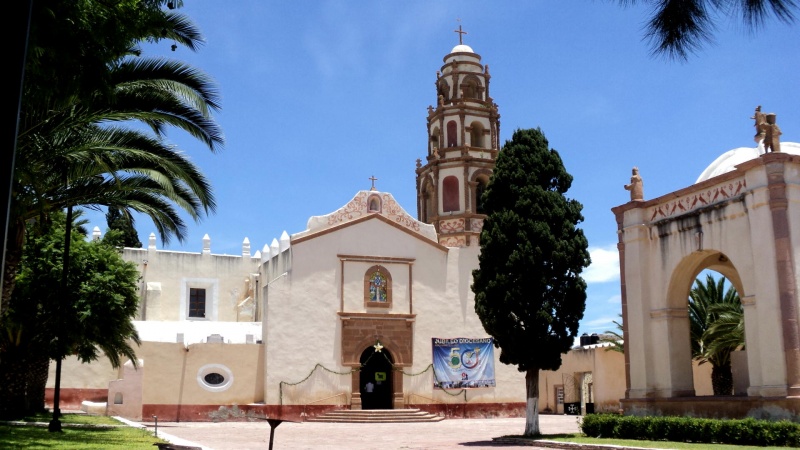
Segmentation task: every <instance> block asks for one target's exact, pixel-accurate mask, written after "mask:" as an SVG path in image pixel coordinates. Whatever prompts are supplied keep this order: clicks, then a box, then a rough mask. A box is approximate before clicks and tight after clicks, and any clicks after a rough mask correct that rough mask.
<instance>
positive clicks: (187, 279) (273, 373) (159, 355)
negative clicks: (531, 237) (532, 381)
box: [62, 44, 622, 420]
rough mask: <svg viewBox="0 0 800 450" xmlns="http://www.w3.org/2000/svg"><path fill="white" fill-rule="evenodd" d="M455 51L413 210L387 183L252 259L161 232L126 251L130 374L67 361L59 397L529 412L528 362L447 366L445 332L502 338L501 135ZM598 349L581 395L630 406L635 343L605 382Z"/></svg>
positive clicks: (190, 411) (173, 406)
mask: <svg viewBox="0 0 800 450" xmlns="http://www.w3.org/2000/svg"><path fill="white" fill-rule="evenodd" d="M443 62H444V64H443V65H442V67H441V69H440V71H439V72H437V76H436V81H435V85H436V104H435V106H429V107H428V113H427V140H426V142H427V148H426V149H424V157H423V158H420V159H418V160H417V164H416V170H415V176H416V186H417V205H416V209H417V211H416V212H417V215H416V217H414V216H412V215H411V214H410V213H409V212H407V211H406V210H405V209H404V208H403V207H402V206H401V205H399V204H398V203H397V201H396V200H395V199H394V197H393V196H392V194H391V193H388V192H381V191H378V190H375V188H374V187H373V188H372V189H370V190H363V191H359V192H357V193H355V195H354V196H353V197H352V198H351V199H349V201H346V202H343V203H344V205H343V206H341V207H340V208H338V209H336V210H334V211H333V212H329V213H327V214H323V215H319V216H314V217H311V218H310V219H309V221H308V224H307V227H306V229H305V230H303V231H300V232H297V233H293V234H291V235H289V234H288V233H284V234H283V235H282V236H281V237H280V238H279V239H275V240H273V242H272V243H271V244H270V245H268V246H264V247H263V248H262V249H261V250H259V251H255V252H252V253H251V249H250V243H249V241H248V240H247V239H245V240H244V242H243V244H242V254H241V256H238V255H234V256H231V255H216V254H212V252H211V240H210V239H209V238H208V236H206V237H205V238H204V242H203V250H202V252H200V253H188V252H173V251H166V250H159V249H157V248H156V239H155V236H154V235H151V236H150V239H149V245H148V246H147V247H146V248H142V249H133V248H126V249H124V252H123V256H124V258H125V259H126V260H128V261H132V262H134V263H136V264H137V265H138V266H139V268H140V272H141V275H142V279H141V289H140V292H141V301H140V305H141V310H140V317H139V320H138V321H137V322H136V323H137V329H138V330H139V333H140V336H141V338H142V340H143V345H142V346H141V347H140V348H139V349H138V350H137V355H138V356H139V360H138V361H137V364H136V367H134V365H133V364H132V362H129V363H127V364H126V365H125V367H123V368H122V369H121V370H119V371H115V370H112V369H110V368H109V367H107V366H105V362H104V361H103V362H97V363H94V364H91V365H78V364H75V362H74V361H67V362H66V365H65V367H67V369H66V370H65V374H66V375H65V377H64V383H65V384H64V385H63V388H62V402H63V403H64V404H67V405H69V404H76V403H77V404H80V400H86V399H87V396H89V397H95V398H96V399H97V400H98V401H99V403H98V405H101V406H98V408H105V410H106V413H107V414H109V415H121V416H123V417H128V418H132V419H141V418H147V417H151V416H154V415H155V416H158V417H159V418H160V419H161V420H216V419H225V418H231V417H234V418H235V417H241V416H247V415H257V416H259V417H263V416H264V415H267V416H270V417H276V416H283V417H301V418H302V417H305V416H313V415H316V414H319V413H321V412H324V411H327V410H331V409H401V408H420V409H423V410H426V411H428V412H432V413H437V414H440V415H444V416H448V417H492V416H524V414H525V377H524V374H523V373H520V372H518V371H517V369H516V367H515V366H506V365H503V364H501V363H500V362H499V352H497V354H496V355H495V354H493V353H492V352H489V351H486V350H484V351H483V352H482V353H481V352H479V351H478V350H477V349H475V350H474V351H472V350H471V351H470V352H469V355H470V358H472V359H470V361H471V363H477V362H478V360H479V359H480V358H491V361H489V365H488V366H489V367H491V368H493V372H492V379H491V381H487V380H480V381H476V382H475V383H470V381H473V380H470V379H469V376H470V375H469V374H468V373H467V371H466V370H464V371H461V370H462V362H461V361H460V360H458V361H455V360H451V361H450V362H449V364H450V366H449V368H450V369H452V371H454V372H458V374H460V375H461V376H462V377H466V378H462V379H461V380H462V381H460V382H456V383H454V384H453V383H451V384H448V383H445V382H443V380H442V379H440V376H439V375H436V374H435V373H434V372H435V370H434V360H433V359H434V356H433V348H432V347H433V342H434V340H440V341H443V342H449V341H453V342H455V340H458V339H464V340H466V341H470V342H471V341H475V342H478V341H484V340H487V339H488V338H489V336H488V335H487V334H486V332H485V331H484V329H483V327H482V325H481V323H480V320H479V319H478V317H477V315H476V314H475V312H474V295H473V293H472V290H471V287H470V286H471V283H472V271H473V270H474V269H476V268H477V267H478V253H479V251H480V246H479V242H478V238H479V235H480V231H481V227H482V223H483V218H484V217H485V216H484V215H483V214H482V208H481V205H480V202H479V201H478V199H479V198H480V195H481V193H482V191H483V189H484V188H485V186H486V184H487V183H488V181H489V177H490V176H491V173H492V170H493V168H494V165H495V159H496V158H497V155H498V152H499V150H500V137H499V136H500V129H499V128H500V121H499V119H500V115H499V113H498V107H497V104H496V103H495V102H494V100H493V99H492V97H491V96H490V95H489V94H490V78H491V77H490V74H489V68H488V66H486V65H484V64H483V63H482V62H481V57H480V55H478V54H476V53H475V52H474V51H473V50H472V49H471V48H470V47H469V46H466V45H463V44H459V45H457V46H456V47H454V48H453V49H452V51H451V52H450V53H448V54H447V55H446V56H445V57H444V59H443ZM453 351H455V350H453ZM587 352H588V353H587ZM590 353H592V352H591V351H590V350H585V351H583V352H582V356H581V358H582V359H581V361H584V362H578V363H576V364H572V365H571V366H570V367H572V369H571V370H574V371H575V372H576V373H577V372H580V375H575V376H574V377H573V376H572V375H570V377H569V378H570V380H579V381H576V382H574V383H573V384H575V386H568V387H567V389H566V391H567V393H568V394H570V393H571V395H572V397H574V398H573V399H572V400H570V399H567V400H568V401H573V402H578V403H581V404H583V405H585V404H586V403H591V404H592V405H594V409H595V410H614V411H616V410H617V409H618V407H619V398H620V397H621V394H622V386H621V385H619V384H620V383H619V382H618V380H619V379H620V376H621V374H622V372H621V370H622V363H621V355H619V354H616V353H614V354H610V353H606V352H602V355H598V357H601V359H602V360H604V361H606V360H609V359H612V360H613V359H614V358H617V359H618V361H617V362H616V363H612V364H611V366H616V367H618V368H619V369H618V370H616V371H614V370H608V371H605V373H604V374H595V376H594V379H592V377H591V375H589V376H586V374H587V373H589V374H590V373H591V371H592V370H593V366H594V365H595V364H597V363H596V362H593V361H594V360H595V359H593V358H592V357H587V356H586V355H588V354H590ZM459 357H461V356H459ZM465 361H466V360H465ZM486 362H487V361H484V363H486ZM604 364H605V363H604ZM466 365H467V364H466V362H464V364H463V366H466ZM563 379H565V378H563ZM580 380H583V381H580ZM604 380H605V381H604ZM615 380H616V381H615ZM109 381H110V382H109ZM581 383H582V384H581ZM604 383H609V385H610V386H614V388H613V389H604V388H603V385H604ZM615 383H616V384H615ZM617 385H619V386H617ZM540 391H541V397H542V400H541V401H540V404H542V405H544V404H546V405H548V406H547V408H545V409H546V410H549V411H553V412H564V408H563V402H564V392H565V388H564V382H563V381H562V377H561V375H559V374H553V375H550V376H547V377H542V388H541V389H540ZM576 392H580V393H579V394H576ZM567 397H569V395H567ZM545 399H546V401H545ZM103 401H105V403H106V404H105V405H103V404H102V402H103ZM559 405H560V406H559ZM559 408H560V409H559ZM584 408H585V406H584ZM584 411H585V409H584Z"/></svg>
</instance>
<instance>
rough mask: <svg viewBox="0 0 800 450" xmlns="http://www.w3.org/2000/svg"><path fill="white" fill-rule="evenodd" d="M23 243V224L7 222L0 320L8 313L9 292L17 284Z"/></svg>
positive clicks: (13, 221) (12, 221)
mask: <svg viewBox="0 0 800 450" xmlns="http://www.w3.org/2000/svg"><path fill="white" fill-rule="evenodd" d="M24 242H25V224H24V223H19V222H17V221H15V220H9V222H8V238H7V240H6V254H5V261H4V264H3V270H4V272H3V291H2V297H1V298H0V318H2V317H3V315H5V313H6V311H8V305H9V304H10V303H11V292H12V291H13V290H14V285H15V284H16V282H17V269H18V268H19V264H20V262H21V261H22V246H23V244H24Z"/></svg>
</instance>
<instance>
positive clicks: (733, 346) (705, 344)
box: [689, 274, 744, 395]
mask: <svg viewBox="0 0 800 450" xmlns="http://www.w3.org/2000/svg"><path fill="white" fill-rule="evenodd" d="M724 287H725V278H724V277H720V278H719V279H718V280H714V277H713V276H711V275H710V274H708V275H706V281H705V283H703V282H702V281H700V279H697V280H695V286H694V287H693V288H692V290H691V291H690V293H689V324H690V332H691V345H692V357H693V358H694V359H695V360H697V361H699V362H700V364H703V363H706V362H708V363H711V366H712V369H711V385H712V387H713V389H714V395H731V394H733V372H732V371H731V352H733V351H735V350H737V349H742V348H744V310H743V309H742V303H741V300H740V299H739V293H738V292H736V289H734V288H733V286H730V287H729V288H728V290H727V291H725V290H724Z"/></svg>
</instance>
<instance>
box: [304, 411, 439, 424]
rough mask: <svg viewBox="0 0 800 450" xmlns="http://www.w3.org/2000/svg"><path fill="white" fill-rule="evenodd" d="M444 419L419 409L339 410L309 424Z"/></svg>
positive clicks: (313, 419)
mask: <svg viewBox="0 0 800 450" xmlns="http://www.w3.org/2000/svg"><path fill="white" fill-rule="evenodd" d="M442 420H444V417H441V416H437V415H435V414H431V413H428V412H425V411H422V410H419V409H339V410H335V411H328V412H326V413H323V414H320V415H318V416H316V417H311V418H309V419H307V420H306V421H307V422H328V423H402V422H440V421H442Z"/></svg>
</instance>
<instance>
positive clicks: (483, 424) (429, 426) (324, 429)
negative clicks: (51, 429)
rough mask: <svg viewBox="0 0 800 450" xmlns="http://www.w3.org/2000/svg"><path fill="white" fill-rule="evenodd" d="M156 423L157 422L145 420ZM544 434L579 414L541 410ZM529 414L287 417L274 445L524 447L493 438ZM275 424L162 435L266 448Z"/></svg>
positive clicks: (165, 428) (173, 430)
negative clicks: (411, 419) (437, 418)
mask: <svg viewBox="0 0 800 450" xmlns="http://www.w3.org/2000/svg"><path fill="white" fill-rule="evenodd" d="M142 424H143V425H145V426H146V427H147V428H148V429H150V430H152V429H153V423H152V422H143V423H142ZM539 427H540V429H541V431H542V433H543V434H558V433H577V432H578V417H576V416H556V415H540V416H539ZM524 429H525V419H524V418H511V419H447V420H443V421H441V422H433V423H404V424H400V423H384V424H361V423H318V422H303V423H292V422H284V423H282V424H280V425H279V426H278V427H277V428H276V429H275V434H274V440H273V449H274V450H279V449H292V450H301V449H326V450H328V449H347V450H374V449H380V450H394V449H408V450H411V449H425V450H447V449H450V450H452V449H461V450H465V449H482V448H498V447H504V448H520V449H522V448H525V449H535V448H540V447H536V446H524V445H507V444H505V445H503V444H499V443H496V442H493V441H492V438H497V437H501V436H507V435H520V434H522V432H523V431H524ZM269 434H270V427H269V424H268V423H266V421H259V422H218V423H213V422H180V423H176V422H159V423H158V435H159V437H161V438H163V439H167V440H169V441H170V442H172V443H174V444H178V445H194V446H198V447H202V448H203V449H204V450H228V449H230V450H248V449H259V450H264V449H267V448H268V447H269Z"/></svg>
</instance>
